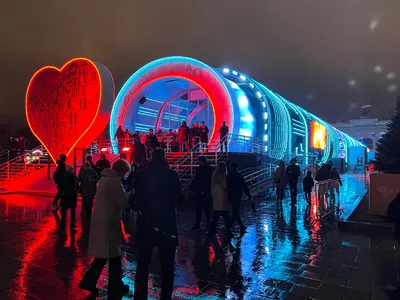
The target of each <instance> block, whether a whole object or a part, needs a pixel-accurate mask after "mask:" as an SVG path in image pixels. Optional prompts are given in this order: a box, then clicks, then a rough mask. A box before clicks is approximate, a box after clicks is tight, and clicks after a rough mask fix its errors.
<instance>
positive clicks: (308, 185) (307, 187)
mask: <svg viewBox="0 0 400 300" xmlns="http://www.w3.org/2000/svg"><path fill="white" fill-rule="evenodd" d="M313 186H314V179H312V177H311V176H306V177H304V179H303V190H304V191H305V192H311V190H312V188H313Z"/></svg>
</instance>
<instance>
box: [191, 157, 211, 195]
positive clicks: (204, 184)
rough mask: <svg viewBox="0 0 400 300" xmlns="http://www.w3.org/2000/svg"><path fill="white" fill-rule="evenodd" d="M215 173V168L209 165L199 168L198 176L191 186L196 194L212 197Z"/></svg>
mask: <svg viewBox="0 0 400 300" xmlns="http://www.w3.org/2000/svg"><path fill="white" fill-rule="evenodd" d="M213 172H214V170H213V168H212V167H211V166H210V165H208V164H206V165H204V166H199V167H198V168H197V170H196V175H195V176H194V179H193V181H192V184H191V188H192V190H193V191H194V192H195V193H196V194H204V195H207V196H211V180H212V175H213Z"/></svg>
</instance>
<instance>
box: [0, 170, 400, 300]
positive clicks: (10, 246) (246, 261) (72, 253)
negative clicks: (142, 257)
mask: <svg viewBox="0 0 400 300" xmlns="http://www.w3.org/2000/svg"><path fill="white" fill-rule="evenodd" d="M363 190H364V182H363V179H362V178H360V177H358V178H357V177H348V178H345V179H344V185H343V187H342V189H341V194H340V206H341V207H342V208H344V209H345V210H346V205H351V203H352V201H351V199H355V197H354V196H355V195H357V194H359V193H361V192H362V191H363ZM353 201H354V200H353ZM298 203H299V204H298V205H297V207H294V208H291V207H290V205H289V200H285V201H284V202H283V204H282V205H277V204H276V203H275V202H274V201H271V200H269V201H266V200H261V201H260V202H259V203H258V211H257V213H252V212H251V205H250V204H245V205H244V207H243V215H244V221H245V223H246V225H247V226H248V233H247V234H246V235H244V236H243V238H238V234H236V235H235V237H233V238H232V239H230V240H227V239H225V238H224V236H223V235H222V234H217V235H216V237H215V238H206V237H205V231H204V230H201V231H198V232H196V231H192V230H191V225H192V221H193V211H191V210H188V211H186V212H185V213H183V214H181V216H180V219H179V223H180V224H181V225H180V233H181V236H180V246H179V248H178V253H177V260H176V278H175V291H174V297H175V298H174V299H323V300H328V299H338V300H339V299H387V298H386V296H385V294H384V293H383V292H382V291H381V288H380V286H382V285H387V284H391V283H394V282H396V280H397V276H398V265H399V263H400V258H399V257H400V250H399V249H398V246H397V244H396V242H395V241H394V239H392V238H391V237H371V236H365V235H357V234H355V233H341V232H337V231H335V230H320V228H319V226H320V224H319V223H317V224H315V225H314V226H310V222H311V221H312V220H313V219H314V218H315V213H316V211H317V209H316V206H315V199H314V200H313V204H312V205H311V206H310V207H307V206H306V205H305V201H304V198H303V196H302V195H300V196H299V201H298ZM346 203H347V204H346ZM78 211H79V210H78ZM125 219H126V220H125V231H126V237H127V239H128V244H126V245H125V246H124V252H123V253H124V255H123V266H124V270H125V277H124V280H125V281H126V282H127V283H128V284H130V286H131V290H133V289H134V277H135V269H136V264H135V253H134V248H133V247H132V245H131V244H130V243H129V240H131V236H130V232H132V229H133V228H134V225H133V223H132V222H131V216H126V217H125ZM0 222H1V231H0V253H1V256H0V265H1V269H2V272H1V276H0V287H1V290H0V299H57V300H62V299H84V298H85V297H86V296H87V293H86V292H84V291H81V290H79V289H78V288H77V285H78V282H79V280H80V279H81V277H82V274H83V273H84V271H85V270H86V269H87V267H88V266H89V264H90V261H91V259H90V258H88V257H86V248H87V243H88V232H89V230H90V228H89V224H88V223H82V222H81V221H79V222H78V228H77V232H76V233H75V234H71V233H70V231H69V226H68V224H67V225H64V224H62V223H61V221H60V218H59V216H58V215H54V214H53V213H52V210H51V199H46V198H36V197H29V196H24V195H4V196H0ZM222 223H223V222H221V225H222ZM237 230H238V228H237ZM221 232H222V231H221ZM105 272H106V271H104V273H103V276H102V277H101V279H100V280H99V287H100V288H103V289H105V288H106V286H107V282H106V280H107V279H106V273H105ZM151 274H152V275H151V276H150V279H149V281H150V282H149V286H150V295H151V297H152V298H154V299H157V298H158V295H159V292H160V267H159V264H158V258H157V252H155V253H154V258H153V263H152V267H151ZM99 298H100V299H106V291H104V290H102V291H101V293H100V296H99Z"/></svg>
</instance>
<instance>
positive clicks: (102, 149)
mask: <svg viewBox="0 0 400 300" xmlns="http://www.w3.org/2000/svg"><path fill="white" fill-rule="evenodd" d="M107 151H108V148H101V150H100V152H107Z"/></svg>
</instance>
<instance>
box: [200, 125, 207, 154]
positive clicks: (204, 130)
mask: <svg viewBox="0 0 400 300" xmlns="http://www.w3.org/2000/svg"><path fill="white" fill-rule="evenodd" d="M208 132H209V130H208V127H207V126H206V124H205V123H204V121H202V122H201V126H200V143H201V147H202V149H203V150H205V151H207V149H208Z"/></svg>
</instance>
